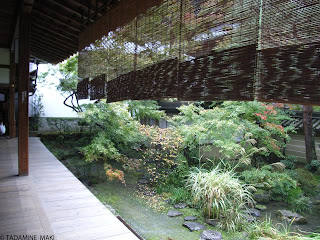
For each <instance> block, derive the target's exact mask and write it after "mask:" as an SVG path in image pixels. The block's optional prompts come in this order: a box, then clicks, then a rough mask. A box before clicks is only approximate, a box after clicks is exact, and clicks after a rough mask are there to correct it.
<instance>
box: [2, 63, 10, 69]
mask: <svg viewBox="0 0 320 240" xmlns="http://www.w3.org/2000/svg"><path fill="white" fill-rule="evenodd" d="M0 68H9V69H10V65H5V64H0Z"/></svg>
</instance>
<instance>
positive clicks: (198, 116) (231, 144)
mask: <svg viewBox="0 0 320 240" xmlns="http://www.w3.org/2000/svg"><path fill="white" fill-rule="evenodd" d="M179 111H180V114H179V115H177V116H174V117H173V118H172V119H171V120H170V122H171V123H172V125H173V126H174V127H175V128H177V129H178V131H179V133H181V135H182V136H183V139H184V144H185V148H186V149H187V150H188V151H187V152H189V155H192V156H191V157H194V153H195V152H196V151H197V150H199V146H202V145H204V144H207V143H209V144H210V145H212V146H215V147H217V148H218V149H219V152H220V154H221V157H222V158H223V159H226V160H231V161H233V160H235V159H236V160H238V161H239V162H244V163H250V161H251V159H252V158H253V157H254V156H257V155H262V156H269V154H270V153H273V154H275V155H277V156H278V157H283V155H282V151H281V148H282V147H283V146H284V143H283V139H287V140H289V135H288V134H287V133H288V131H291V130H292V128H291V127H286V128H283V127H282V126H281V122H282V121H283V120H284V119H289V117H288V116H287V115H286V114H285V113H284V111H283V104H282V105H281V104H280V105H278V106H276V105H273V104H262V103H259V102H224V103H223V104H221V105H220V106H219V107H217V106H216V107H214V108H213V109H204V108H203V107H201V106H197V105H195V104H190V105H183V106H181V107H180V108H179ZM207 149H208V150H210V146H208V148H207ZM199 155H200V154H199ZM199 155H198V157H197V159H199V158H200V156H199ZM233 162H235V161H233ZM235 163H236V162H235Z"/></svg>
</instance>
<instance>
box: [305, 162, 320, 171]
mask: <svg viewBox="0 0 320 240" xmlns="http://www.w3.org/2000/svg"><path fill="white" fill-rule="evenodd" d="M306 168H307V169H308V170H309V171H310V172H313V173H315V172H316V171H318V169H320V161H319V160H312V161H311V163H310V164H307V165H306Z"/></svg>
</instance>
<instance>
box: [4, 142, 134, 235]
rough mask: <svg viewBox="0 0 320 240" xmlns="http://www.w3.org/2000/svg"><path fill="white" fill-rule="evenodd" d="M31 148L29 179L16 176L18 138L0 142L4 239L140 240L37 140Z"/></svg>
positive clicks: (32, 143) (31, 143)
mask: <svg viewBox="0 0 320 240" xmlns="http://www.w3.org/2000/svg"><path fill="white" fill-rule="evenodd" d="M29 143H30V146H29V150H30V151H29V153H30V158H29V161H30V171H29V175H28V176H18V167H17V166H18V164H17V163H18V154H17V153H18V152H17V150H18V149H17V139H7V138H0V180H1V181H0V196H1V197H0V237H1V236H4V238H3V239H14V236H16V239H20V238H18V237H19V236H20V237H21V236H29V238H25V239H35V238H31V236H34V235H36V236H37V238H36V239H41V238H40V235H41V236H42V237H44V236H45V237H46V238H42V239H55V240H56V239H68V240H71V239H119V240H120V239H126V240H134V239H138V238H137V237H136V236H135V235H134V234H133V233H132V232H130V230H129V229H128V228H127V227H125V225H124V224H123V223H121V222H120V220H118V218H117V217H116V216H114V215H113V214H112V213H111V212H110V211H109V210H108V209H107V208H106V207H105V206H104V205H103V204H102V203H101V202H100V201H99V200H98V199H97V198H96V197H95V196H94V195H93V194H92V193H91V192H90V191H89V190H88V189H87V188H86V187H85V186H84V185H83V184H82V183H81V182H80V181H79V180H78V179H77V178H76V177H75V176H74V175H73V174H72V173H71V172H70V171H69V170H68V169H67V168H66V167H65V166H64V165H63V164H62V163H60V161H59V160H57V159H56V158H55V157H54V156H53V155H52V154H51V153H50V152H49V151H48V150H47V149H46V147H45V146H44V145H43V144H42V143H41V142H40V140H39V139H38V138H30V139H29ZM7 236H8V237H7ZM10 237H12V238H10ZM0 239H2V238H0ZM23 239H24V238H23Z"/></svg>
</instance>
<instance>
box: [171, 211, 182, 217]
mask: <svg viewBox="0 0 320 240" xmlns="http://www.w3.org/2000/svg"><path fill="white" fill-rule="evenodd" d="M167 215H168V217H178V216H182V212H180V211H178V210H169V211H168V214H167Z"/></svg>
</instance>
